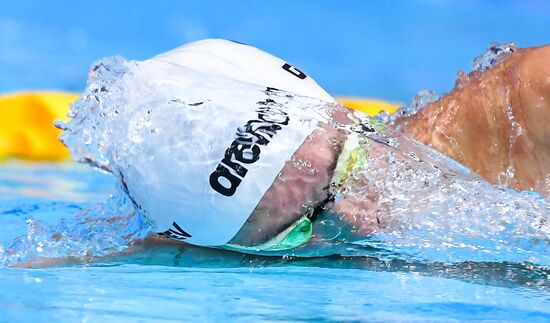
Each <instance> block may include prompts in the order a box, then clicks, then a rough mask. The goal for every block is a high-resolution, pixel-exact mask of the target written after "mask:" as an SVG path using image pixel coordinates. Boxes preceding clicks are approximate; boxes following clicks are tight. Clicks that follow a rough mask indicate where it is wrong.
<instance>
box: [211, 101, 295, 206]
mask: <svg viewBox="0 0 550 323" xmlns="http://www.w3.org/2000/svg"><path fill="white" fill-rule="evenodd" d="M258 104H259V105H260V107H259V108H258V110H256V111H257V112H258V118H257V119H253V120H249V121H248V122H247V123H246V124H245V125H244V126H243V127H239V129H237V133H236V136H237V138H236V139H235V140H234V141H233V142H232V143H231V146H230V147H229V148H227V149H226V151H225V155H224V157H223V159H222V160H221V162H220V163H219V164H218V166H217V167H216V170H215V171H213V172H212V174H210V187H212V188H213V189H214V190H215V191H216V192H218V193H220V194H222V195H224V196H233V194H235V192H236V191H237V187H239V185H240V184H241V182H242V181H243V179H244V177H245V176H246V173H248V169H247V168H246V166H245V165H247V164H253V163H255V162H256V161H258V160H259V159H260V154H261V147H262V146H266V145H267V144H269V143H270V142H271V140H272V139H273V137H274V136H275V135H276V134H277V132H278V131H279V130H281V129H282V128H283V126H286V125H288V121H289V117H288V114H287V113H286V112H284V111H283V110H281V109H280V107H281V106H282V105H281V104H278V103H276V102H275V101H273V100H272V99H267V100H265V101H262V102H258Z"/></svg>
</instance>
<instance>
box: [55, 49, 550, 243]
mask: <svg viewBox="0 0 550 323" xmlns="http://www.w3.org/2000/svg"><path fill="white" fill-rule="evenodd" d="M524 56H525V57H526V58H529V56H528V55H524ZM524 56H522V57H524ZM533 57H534V56H531V58H533ZM537 57H538V55H537ZM505 62H506V61H505ZM513 62H514V61H512V63H513ZM520 62H522V60H521V59H518V60H517V63H513V64H512V66H515V65H514V64H520ZM509 63H510V62H509ZM499 66H500V65H499ZM499 66H497V67H495V68H494V70H497V71H498V70H499V69H504V68H501V67H499ZM528 66H531V65H528ZM491 71H493V70H489V71H487V72H486V73H489V72H491ZM518 71H521V68H519V69H518ZM535 72H536V71H535ZM491 73H492V74H491ZM491 73H489V74H488V75H489V76H486V77H485V76H484V75H485V73H484V74H482V75H481V76H479V77H478V80H480V81H479V82H481V81H482V80H485V79H488V80H491V79H495V78H497V77H498V75H497V72H491ZM500 73H504V72H503V71H501V72H500ZM491 75H492V76H491ZM91 76H92V79H91V80H90V83H89V85H88V89H87V90H86V92H85V93H84V94H83V96H82V98H81V99H79V101H77V103H76V104H75V105H73V107H72V110H71V112H70V116H71V118H72V120H71V121H70V122H69V123H68V124H59V126H60V127H61V128H62V129H63V130H64V131H65V133H64V134H63V136H62V140H63V142H64V143H65V144H66V145H67V146H68V147H69V149H70V150H71V153H72V156H73V158H75V159H77V160H78V161H82V162H86V163H89V164H91V165H92V166H94V167H97V168H100V169H102V170H104V171H108V172H111V173H112V174H113V175H115V176H117V177H118V178H119V180H120V187H121V189H122V190H123V191H124V193H125V194H127V196H128V197H129V198H130V199H131V200H132V202H133V204H134V206H135V208H136V209H137V210H138V212H140V213H143V214H144V215H145V216H146V217H147V218H149V219H151V220H152V221H153V222H154V223H155V224H156V226H157V228H158V231H159V233H161V234H162V235H163V236H164V237H167V238H171V239H176V240H181V241H185V242H188V243H191V244H196V245H201V246H216V247H222V248H229V249H236V250H259V251H278V250H288V249H292V248H296V247H299V246H302V245H304V244H306V243H308V242H310V241H316V240H317V241H320V240H330V239H335V238H334V237H336V236H338V235H340V233H341V232H343V231H346V234H345V235H343V236H344V237H345V239H360V238H364V237H365V236H368V235H371V234H373V233H376V232H381V231H388V230H389V231H388V232H395V231H404V230H407V229H408V228H411V227H414V226H417V225H420V224H426V225H427V224H428V223H429V224H430V225H432V226H434V227H436V226H438V225H441V226H450V225H457V224H456V223H457V222H456V219H457V218H458V217H457V216H456V215H457V214H475V215H476V216H478V217H487V218H490V217H491V216H494V215H495V214H498V213H499V212H503V214H506V215H507V216H510V217H513V216H515V214H514V209H513V207H520V208H523V209H525V210H524V211H525V212H533V214H535V215H536V214H540V213H542V214H546V215H547V214H548V211H549V209H548V206H547V205H546V202H544V201H540V199H538V198H536V197H531V196H519V195H517V193H515V192H510V191H504V190H498V189H497V188H495V187H493V186H491V185H489V184H488V183H487V182H485V181H484V180H482V179H481V178H480V177H478V176H477V175H476V174H475V173H472V172H471V171H470V170H469V169H467V168H464V167H462V166H461V165H460V164H458V163H456V162H455V161H453V160H451V159H449V158H446V157H445V156H443V155H441V154H439V153H437V152H435V151H434V150H432V149H430V148H428V147H426V146H424V145H421V144H419V143H418V142H416V141H414V140H411V139H410V138H409V137H407V136H405V135H404V134H401V133H398V132H396V131H393V130H392V129H391V128H389V127H387V126H386V125H383V124H381V123H380V122H377V121H376V120H374V119H370V118H368V117H366V116H363V115H361V114H360V113H356V112H354V111H351V110H348V109H346V108H345V107H342V106H339V105H338V104H337V103H335V101H334V100H333V99H332V98H331V97H330V96H329V95H328V94H327V93H326V92H325V91H324V90H323V89H322V88H320V87H319V86H318V85H317V83H316V82H315V81H314V80H312V79H311V77H310V76H309V75H306V74H305V73H304V72H302V71H301V70H300V69H298V68H296V67H294V66H292V65H290V64H288V63H287V62H285V61H283V60H280V59H278V58H276V57H273V56H271V55H269V54H267V53H264V52H262V51H259V50H257V49H255V48H252V47H250V46H246V45H241V44H237V43H233V42H228V41H222V40H207V41H201V42H197V43H193V44H189V45H186V46H184V47H181V48H178V49H176V50H174V51H172V52H169V53H166V54H163V55H159V56H157V57H155V58H153V59H151V60H148V61H144V62H141V63H136V62H120V61H117V60H116V59H115V60H114V61H103V62H100V63H98V64H96V65H95V66H94V68H93V69H92V73H91ZM525 77H527V75H526V76H525ZM470 78H471V79H472V80H471V81H470V83H471V84H470V83H468V84H466V85H464V87H461V88H458V87H457V88H456V89H455V91H454V92H453V93H451V94H450V95H449V96H447V97H446V98H452V97H453V96H459V93H457V92H460V93H462V92H466V91H471V92H472V93H473V92H474V91H475V90H474V89H475V86H476V84H477V82H478V81H476V79H474V76H473V75H470ZM529 79H530V78H529ZM533 79H536V78H533ZM503 82H504V81H503ZM497 85H498V84H497ZM497 85H495V84H493V83H490V82H489V84H488V86H489V87H490V86H493V87H494V88H495V91H499V89H500V88H499V86H497ZM503 86H504V85H503ZM539 87H540V89H544V86H543V85H540V86H539V85H538V83H536V84H535V86H534V87H533V89H532V91H533V94H531V95H530V96H529V99H533V98H536V95H538V94H537V93H538V92H537V91H539V90H538V89H539ZM468 89H470V90H468ZM522 90H523V88H521V87H518V88H517V91H522ZM488 91H490V90H488ZM512 92H513V91H512ZM513 93H516V92H513ZM518 93H519V92H518ZM516 95H520V94H516ZM469 97H470V98H472V94H470V96H469ZM442 100H443V101H444V100H445V98H443V99H442ZM448 100H450V99H448ZM463 100H464V106H467V104H466V102H468V101H467V98H464V99H463ZM451 101H452V100H451ZM476 102H477V103H483V102H480V101H476ZM476 102H474V103H471V104H472V106H473V105H475V104H476ZM440 104H441V103H440ZM522 106H523V105H521V104H518V105H516V106H514V108H513V109H514V110H513V111H512V113H513V114H514V116H516V115H518V116H519V115H521V113H520V112H519V110H520V109H522ZM424 111H426V112H421V113H420V114H419V115H418V116H416V117H414V118H413V120H412V121H411V123H410V124H408V125H407V127H406V131H407V132H410V133H414V130H415V129H416V131H417V132H418V133H419V132H421V129H422V127H425V129H426V128H429V127H433V128H435V129H436V130H437V129H438V128H437V127H434V126H433V123H432V124H430V123H429V122H428V121H429V120H430V118H429V117H428V116H429V111H435V112H437V111H438V110H437V109H434V108H433V106H432V107H428V108H427V110H424ZM495 111H496V108H495ZM435 112H432V114H433V113H435ZM535 113H536V112H535ZM422 116H426V119H427V120H428V121H424V123H422V121H421V120H422ZM451 116H454V114H453V115H450V116H449V118H450V117H451ZM466 117H467V118H465V120H468V122H470V120H472V119H473V118H475V116H473V115H466ZM541 117H542V116H541ZM468 118H469V119H468ZM445 120H448V119H445ZM497 121H498V122H500V123H501V124H502V123H503V122H508V121H509V119H499V120H497ZM498 122H497V123H498ZM457 124H459V123H458V122H455V123H454V127H457V126H456V125H457ZM452 129H455V128H452V127H450V128H449V130H448V131H449V132H450V131H451V130H452ZM494 129H497V130H498V129H499V128H498V127H497V126H495V127H494ZM535 129H537V128H535ZM92 131H93V132H92ZM541 131H544V129H542V128H541ZM440 132H441V131H440ZM428 133H429V132H428ZM432 133H434V132H433V131H432ZM444 133H445V132H444ZM495 133H496V132H495ZM495 133H490V132H484V133H483V135H484V136H485V135H487V136H491V135H493V134H495ZM436 134H437V133H436ZM497 134H499V133H497ZM499 135H500V134H499ZM537 136H539V134H537V135H536V136H534V137H533V138H538V137H537ZM543 136H544V132H543ZM436 138H437V137H436ZM484 139H486V138H484ZM456 140H457V141H459V142H461V141H460V140H459V138H458V137H457V139H456ZM486 140H490V139H486ZM480 141H481V140H480ZM453 148H454V149H455V150H454V151H456V152H463V151H465V150H466V149H472V151H474V150H475V149H474V148H471V147H470V146H464V147H459V146H453ZM504 152H505V151H504ZM450 155H451V156H453V155H452V152H451V153H450ZM476 158H479V157H476ZM470 160H472V161H473V162H474V163H475V161H476V159H474V157H468V158H464V159H463V160H460V159H459V161H461V162H464V163H466V164H467V163H468V162H469V161H470ZM525 160H527V159H525ZM486 163H487V164H488V162H486ZM520 164H521V163H520ZM514 167H517V169H519V168H520V165H519V164H514ZM472 168H474V169H476V168H475V167H472ZM480 169H481V168H480ZM476 170H477V169H476ZM518 174H520V173H519V172H518ZM482 175H484V176H485V175H486V174H484V173H483V172H482ZM480 192H485V193H491V195H492V196H490V197H487V196H480V195H481V194H480ZM450 197H453V198H454V199H453V200H452V203H451V201H450ZM503 201H504V202H503ZM498 203H505V204H506V203H510V206H508V205H504V206H502V207H500V209H498V210H495V209H491V207H493V206H494V205H497V204H498ZM498 205H500V204H498ZM537 212H538V213H537ZM464 218H465V217H464ZM434 219H435V221H436V223H435V224H434ZM465 219H467V218H465ZM451 220H452V221H451ZM453 221H454V222H453ZM328 222H330V223H333V224H334V225H332V227H333V228H337V231H338V232H337V234H336V235H334V234H333V233H334V232H328V233H327V232H326V231H325V232H321V231H322V230H319V228H321V227H322V226H323V225H325V224H324V223H328ZM458 225H467V223H459V224H458Z"/></svg>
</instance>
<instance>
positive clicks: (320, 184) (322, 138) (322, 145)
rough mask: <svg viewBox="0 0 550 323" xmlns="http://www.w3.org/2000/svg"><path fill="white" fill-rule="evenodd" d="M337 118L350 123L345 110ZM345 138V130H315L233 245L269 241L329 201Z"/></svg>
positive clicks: (275, 182)
mask: <svg viewBox="0 0 550 323" xmlns="http://www.w3.org/2000/svg"><path fill="white" fill-rule="evenodd" d="M333 118H339V119H342V120H347V119H346V118H347V117H345V115H344V114H342V112H341V111H338V112H333ZM344 139H345V135H344V133H343V132H342V131H340V130H336V129H334V128H333V127H331V126H329V125H326V124H325V125H322V126H321V128H320V129H318V130H315V131H314V132H313V133H312V134H311V135H310V136H309V137H308V138H307V139H306V140H305V141H304V143H303V144H302V145H301V146H300V147H299V148H298V150H297V151H296V152H295V153H294V155H293V156H292V158H291V160H289V161H287V162H286V164H285V166H284V167H283V169H282V170H281V172H280V174H279V176H277V178H276V179H275V181H274V182H273V184H272V185H271V187H270V188H269V190H268V191H267V192H266V193H265V194H264V196H263V197H262V199H261V200H260V202H259V203H258V205H257V207H256V209H255V210H254V212H253V213H252V215H251V216H250V217H249V218H248V220H247V222H246V223H245V224H244V225H243V227H242V228H241V230H240V231H239V232H238V233H237V235H236V236H235V237H234V238H233V239H232V241H231V243H235V244H240V245H253V244H257V243H263V242H266V241H267V240H269V239H271V238H272V237H274V236H275V235H277V234H279V233H280V232H282V231H283V230H285V229H286V228H288V227H289V226H290V225H291V224H292V223H294V222H295V221H297V220H298V219H300V218H302V217H303V216H304V214H306V212H308V210H310V209H311V208H314V207H316V206H318V205H319V204H321V203H323V202H324V201H326V199H327V198H328V194H327V189H328V187H329V184H330V181H331V178H332V175H333V172H334V168H335V166H336V161H337V158H338V155H339V153H340V150H341V147H342V143H343V142H344Z"/></svg>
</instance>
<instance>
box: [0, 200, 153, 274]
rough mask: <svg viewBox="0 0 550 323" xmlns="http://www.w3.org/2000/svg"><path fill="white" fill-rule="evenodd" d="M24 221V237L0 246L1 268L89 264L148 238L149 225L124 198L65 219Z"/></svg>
mask: <svg viewBox="0 0 550 323" xmlns="http://www.w3.org/2000/svg"><path fill="white" fill-rule="evenodd" d="M34 213H36V211H35V212H29V213H28V214H30V215H31V216H29V217H27V218H26V219H24V221H25V223H26V233H25V234H23V235H21V236H19V237H16V238H15V239H13V240H12V241H10V242H8V243H6V244H4V245H0V267H2V266H12V265H17V264H18V265H21V264H37V265H40V264H41V263H44V264H47V263H48V262H49V261H52V260H54V262H55V259H61V260H63V261H65V262H66V260H67V259H73V260H74V261H78V262H81V261H89V260H91V259H94V258H96V257H101V256H104V255H108V254H114V253H116V252H120V251H122V250H125V249H127V248H128V246H130V245H131V244H132V243H133V242H134V241H136V240H138V239H142V238H145V237H146V236H147V235H148V234H149V230H150V228H151V224H150V223H149V222H148V221H147V220H146V219H144V218H143V217H141V216H140V215H139V213H137V212H135V210H134V207H133V205H132V203H131V202H130V201H129V200H128V199H127V198H126V197H125V195H124V194H117V195H114V196H111V197H110V198H109V199H108V200H107V201H106V202H104V203H98V204H95V205H93V206H91V207H88V208H84V209H82V210H80V211H78V212H77V213H76V214H71V215H69V216H68V217H62V218H56V219H54V220H53V221H55V222H54V223H53V224H52V223H51V222H52V219H51V218H52V217H53V215H52V214H49V215H50V216H49V218H48V219H47V220H41V219H39V218H37V217H33V216H32V214H34Z"/></svg>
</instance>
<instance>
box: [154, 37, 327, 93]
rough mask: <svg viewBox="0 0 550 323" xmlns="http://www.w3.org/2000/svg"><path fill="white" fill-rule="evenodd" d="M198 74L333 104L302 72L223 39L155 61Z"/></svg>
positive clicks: (191, 46) (186, 47)
mask: <svg viewBox="0 0 550 323" xmlns="http://www.w3.org/2000/svg"><path fill="white" fill-rule="evenodd" d="M155 59H156V60H161V61H165V62H170V63H172V64H178V65H182V66H185V67H188V68H191V69H194V70H196V71H199V72H201V73H206V74H213V75H219V76H223V77H228V78H231V79H234V80H237V81H241V82H246V83H251V84H257V85H262V86H265V87H271V88H276V89H279V90H284V91H288V92H291V93H295V94H299V95H303V96H309V97H313V98H318V99H321V100H324V101H328V102H333V101H334V98H332V97H331V96H330V95H329V94H328V93H327V92H326V91H325V90H323V88H321V87H320V86H319V85H318V84H317V82H315V80H314V79H313V78H311V76H309V75H307V74H306V73H305V72H304V71H303V70H302V69H299V68H298V67H296V66H293V65H291V64H290V63H288V62H286V61H284V60H282V59H280V58H278V57H275V56H273V55H271V54H268V53H266V52H264V51H262V50H259V49H257V48H255V47H252V46H248V45H244V44H241V43H238V42H235V41H229V40H223V39H206V40H201V41H197V42H193V43H190V44H186V45H184V46H181V47H178V48H176V49H174V50H172V51H169V52H167V53H164V54H161V55H159V56H157V57H155Z"/></svg>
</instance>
